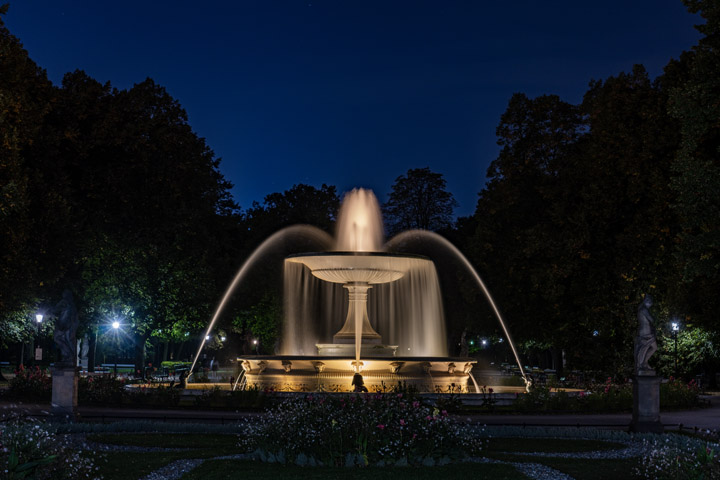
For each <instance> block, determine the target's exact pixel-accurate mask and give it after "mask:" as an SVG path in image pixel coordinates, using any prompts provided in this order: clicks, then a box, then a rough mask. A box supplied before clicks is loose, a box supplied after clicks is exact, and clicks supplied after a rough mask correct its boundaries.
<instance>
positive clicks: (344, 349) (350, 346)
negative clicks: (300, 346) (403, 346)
mask: <svg viewBox="0 0 720 480" xmlns="http://www.w3.org/2000/svg"><path fill="white" fill-rule="evenodd" d="M315 346H316V347H317V349H318V355H320V356H321V357H354V356H355V344H354V343H318V344H316V345H315ZM397 349H398V346H397V345H382V344H374V343H363V344H362V346H361V347H360V358H365V357H394V356H395V354H396V352H397Z"/></svg>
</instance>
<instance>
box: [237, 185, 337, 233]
mask: <svg viewBox="0 0 720 480" xmlns="http://www.w3.org/2000/svg"><path fill="white" fill-rule="evenodd" d="M339 207H340V198H339V197H338V195H337V191H336V188H335V186H333V185H325V184H324V183H323V184H322V186H321V187H320V188H315V187H313V186H312V185H305V184H302V183H299V184H297V185H293V187H292V188H291V189H289V190H285V191H284V192H282V193H281V192H275V193H271V194H269V195H266V196H265V200H264V201H263V204H262V205H260V204H259V203H257V202H254V203H253V206H252V208H250V209H248V211H247V212H246V214H245V223H246V224H247V230H248V231H249V232H250V233H251V235H252V242H251V243H252V244H253V246H254V245H256V244H257V243H260V242H261V241H263V240H264V239H265V238H267V237H268V236H270V235H272V234H273V233H275V232H277V231H278V230H280V229H281V228H284V227H289V226H290V225H299V224H306V225H312V226H314V227H318V228H319V229H321V230H324V231H326V232H328V233H330V232H332V230H333V228H334V227H335V220H336V216H337V212H338V208H339Z"/></svg>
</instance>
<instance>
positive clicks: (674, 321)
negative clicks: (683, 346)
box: [670, 317, 680, 377]
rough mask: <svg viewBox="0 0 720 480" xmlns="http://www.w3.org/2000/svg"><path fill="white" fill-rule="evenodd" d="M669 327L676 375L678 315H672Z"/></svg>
mask: <svg viewBox="0 0 720 480" xmlns="http://www.w3.org/2000/svg"><path fill="white" fill-rule="evenodd" d="M670 328H671V330H672V334H673V341H674V342H675V377H677V374H678V353H677V339H678V332H679V331H680V319H678V317H673V319H672V322H671V323H670Z"/></svg>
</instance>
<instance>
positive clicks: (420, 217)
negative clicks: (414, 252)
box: [382, 167, 457, 235]
mask: <svg viewBox="0 0 720 480" xmlns="http://www.w3.org/2000/svg"><path fill="white" fill-rule="evenodd" d="M456 206H457V202H456V201H455V197H453V195H452V193H450V192H448V191H447V190H446V182H445V179H444V178H443V176H442V174H440V173H435V172H432V171H431V170H430V168H428V167H425V168H411V169H410V170H408V171H407V174H405V175H400V176H399V177H397V178H396V179H395V183H394V184H393V186H392V191H391V192H390V194H389V195H388V200H387V202H385V204H384V205H383V207H382V210H383V216H384V220H385V224H386V226H387V230H388V234H389V235H394V234H396V233H399V232H402V231H403V230H411V229H422V230H433V231H438V230H444V229H448V228H450V227H452V224H453V210H454V209H455V207H456Z"/></svg>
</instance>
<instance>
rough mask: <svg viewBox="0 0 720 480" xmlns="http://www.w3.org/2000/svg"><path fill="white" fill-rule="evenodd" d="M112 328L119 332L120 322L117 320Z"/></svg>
mask: <svg viewBox="0 0 720 480" xmlns="http://www.w3.org/2000/svg"><path fill="white" fill-rule="evenodd" d="M112 327H113V328H114V329H115V330H117V329H118V328H120V322H118V321H117V320H115V321H114V322H113V323H112Z"/></svg>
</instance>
